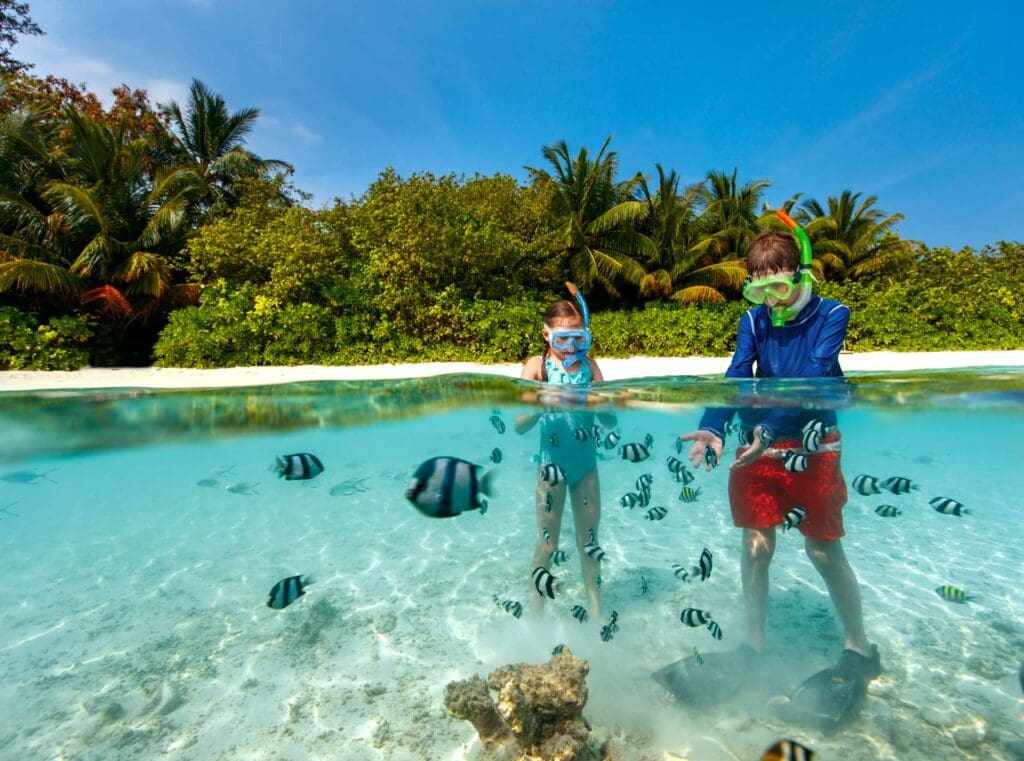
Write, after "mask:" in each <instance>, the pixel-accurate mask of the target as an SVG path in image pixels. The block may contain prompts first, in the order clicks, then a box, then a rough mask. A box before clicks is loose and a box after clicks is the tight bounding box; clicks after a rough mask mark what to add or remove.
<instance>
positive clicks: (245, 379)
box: [0, 350, 1024, 393]
mask: <svg viewBox="0 0 1024 761" xmlns="http://www.w3.org/2000/svg"><path fill="white" fill-rule="evenodd" d="M729 360H730V358H729V357H631V358H629V359H598V362H599V363H600V365H601V370H602V372H603V373H604V376H605V380H608V381H621V380H633V379H640V378H656V377H674V376H720V375H723V374H724V373H725V370H726V368H727V367H728V366H729ZM839 361H840V364H841V365H842V367H843V370H844V371H845V372H854V373H860V372H912V371H917V370H952V369H966V368H981V367H1024V350H1017V351H937V352H863V353H853V354H842V355H840V358H839ZM521 369H522V365H521V364H520V363H515V364H480V363H476V362H424V363H406V364H397V365H351V366H338V367H334V366H326V365H298V366H293V367H280V366H274V367H270V366H268V367H226V368H217V369H211V370H196V369H185V368H172V367H168V368H159V367H111V368H106V367H102V368H96V367H90V368H85V369H82V370H8V371H5V372H0V393H3V392H11V391H61V390H76V389H111V388H146V389H203V388H234V387H243V386H265V385H278V384H283V383H299V382H316V381H353V380H355V381H359V380H364V381H371V380H397V379H406V378H422V377H428V376H438V375H451V374H458V373H480V374H487V375H498V376H504V377H509V378H518V377H519V373H520V370H521Z"/></svg>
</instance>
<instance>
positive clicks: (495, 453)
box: [488, 447, 501, 465]
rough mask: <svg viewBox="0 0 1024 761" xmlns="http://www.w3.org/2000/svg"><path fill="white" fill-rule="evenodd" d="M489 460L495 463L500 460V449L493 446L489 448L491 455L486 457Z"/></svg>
mask: <svg viewBox="0 0 1024 761" xmlns="http://www.w3.org/2000/svg"><path fill="white" fill-rule="evenodd" d="M488 459H489V460H490V461H491V462H493V463H494V464H495V465H497V464H498V463H499V462H501V450H500V449H498V448H497V447H495V448H494V449H492V450H491V456H490V457H489V458H488Z"/></svg>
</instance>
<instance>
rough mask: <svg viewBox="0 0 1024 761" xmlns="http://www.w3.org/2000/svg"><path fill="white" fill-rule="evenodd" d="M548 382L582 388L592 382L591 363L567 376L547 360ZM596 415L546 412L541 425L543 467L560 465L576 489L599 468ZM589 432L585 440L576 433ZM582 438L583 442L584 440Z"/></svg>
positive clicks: (581, 365) (545, 361)
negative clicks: (591, 472) (595, 428)
mask: <svg viewBox="0 0 1024 761" xmlns="http://www.w3.org/2000/svg"><path fill="white" fill-rule="evenodd" d="M544 371H545V373H546V375H547V379H548V380H547V382H548V383H550V384H556V385H565V386H582V385H586V384H589V383H590V382H591V381H592V380H593V374H592V373H591V372H590V363H589V362H588V361H587V359H586V357H584V358H583V359H582V360H580V367H579V369H578V370H577V371H576V372H575V373H572V374H570V373H567V372H565V370H563V369H562V368H561V367H559V366H558V363H557V362H556V361H555V360H553V359H552V358H550V357H545V358H544ZM593 427H594V413H593V412H570V411H569V410H555V411H552V412H547V413H545V414H544V416H543V417H542V418H541V422H540V461H541V464H542V465H550V464H551V463H557V464H559V465H561V466H562V468H563V469H564V470H565V482H566V484H567V485H568V486H570V487H573V486H576V484H578V483H579V482H580V481H582V480H583V477H584V476H586V475H587V474H588V473H589V472H590V471H592V470H593V469H594V468H595V467H597V449H596V445H595V442H594V439H593V432H592V430H591V429H592V428H593ZM579 430H583V431H585V432H586V438H583V436H582V434H578V433H577V431H579ZM581 439H582V440H581Z"/></svg>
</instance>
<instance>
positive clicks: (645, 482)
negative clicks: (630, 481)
mask: <svg viewBox="0 0 1024 761" xmlns="http://www.w3.org/2000/svg"><path fill="white" fill-rule="evenodd" d="M653 483H654V476H652V475H651V474H650V473H644V474H643V475H642V476H640V478H638V479H637V480H636V489H637V491H643V490H644V489H646V488H647V487H649V486H650V485H651V484H653Z"/></svg>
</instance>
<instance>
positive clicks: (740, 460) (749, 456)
mask: <svg viewBox="0 0 1024 761" xmlns="http://www.w3.org/2000/svg"><path fill="white" fill-rule="evenodd" d="M761 431H762V428H761V426H757V427H756V428H754V433H753V439H754V442H753V443H752V444H751V445H750V446H749V447H747V448H746V449H744V450H743V454H741V455H737V457H736V461H735V462H734V463H733V464H732V465H730V466H729V468H730V469H732V468H745V467H747V466H748V465H750V463H752V462H753V461H754V460H756V459H757V458H758V457H760V456H761V455H763V454H764V450H766V449H767V448H768V445H767V444H766V443H765V441H764V438H763V437H762V436H761Z"/></svg>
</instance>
